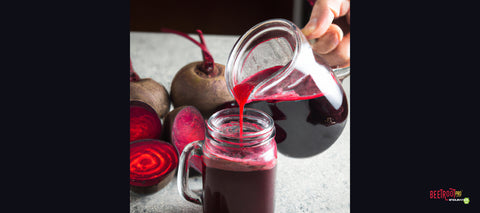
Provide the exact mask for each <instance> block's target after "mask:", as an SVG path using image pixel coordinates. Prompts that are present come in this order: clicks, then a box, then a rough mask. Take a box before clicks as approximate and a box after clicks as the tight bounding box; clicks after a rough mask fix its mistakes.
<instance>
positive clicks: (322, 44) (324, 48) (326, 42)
mask: <svg viewBox="0 0 480 213" xmlns="http://www.w3.org/2000/svg"><path fill="white" fill-rule="evenodd" d="M342 38H343V31H342V29H341V28H340V27H339V26H338V25H336V24H331V25H330V26H329V27H328V29H327V31H326V32H325V33H324V34H323V35H322V36H321V37H320V38H318V39H317V40H316V41H315V43H314V44H313V45H312V48H313V49H314V50H315V51H316V52H317V53H319V54H327V53H329V52H331V51H333V50H334V49H335V48H336V47H337V45H338V44H339V43H340V41H342Z"/></svg>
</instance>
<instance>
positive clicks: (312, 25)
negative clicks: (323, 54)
mask: <svg viewBox="0 0 480 213" xmlns="http://www.w3.org/2000/svg"><path fill="white" fill-rule="evenodd" d="M315 28H317V18H312V19H310V21H309V22H308V23H307V25H305V27H304V28H303V29H302V33H303V34H304V35H305V36H309V35H310V34H312V32H313V31H315Z"/></svg>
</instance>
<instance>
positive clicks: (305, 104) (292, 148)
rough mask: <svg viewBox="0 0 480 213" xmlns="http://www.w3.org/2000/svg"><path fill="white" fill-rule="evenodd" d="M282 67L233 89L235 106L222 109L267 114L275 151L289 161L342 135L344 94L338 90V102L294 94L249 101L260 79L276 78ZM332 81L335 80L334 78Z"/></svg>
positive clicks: (345, 109) (309, 82) (345, 111)
mask: <svg viewBox="0 0 480 213" xmlns="http://www.w3.org/2000/svg"><path fill="white" fill-rule="evenodd" d="M282 67H283V66H275V67H271V68H268V69H265V70H262V71H260V72H257V73H255V74H254V75H252V76H250V77H248V78H246V79H245V80H243V81H242V82H241V83H240V84H238V85H235V87H234V95H235V98H236V100H237V103H238V105H237V104H235V103H227V104H226V105H224V106H223V107H239V108H240V109H242V108H243V107H244V106H242V104H245V107H250V108H255V109H259V110H261V111H263V112H266V113H267V114H269V115H270V116H271V117H272V118H273V120H274V122H275V129H276V136H275V141H276V142H277V148H278V151H279V152H281V153H283V154H285V155H287V156H291V157H297V158H303V157H310V156H313V155H316V154H318V153H321V152H323V151H324V150H326V149H327V148H329V147H330V146H331V145H332V144H333V143H334V142H335V141H336V140H337V138H338V137H339V136H340V134H341V133H342V131H343V129H344V127H345V123H346V118H347V115H348V105H347V99H346V96H345V92H344V91H343V89H342V88H341V87H339V88H340V90H339V91H340V92H341V97H342V98H341V99H332V98H331V99H329V98H328V97H326V96H325V95H324V93H322V92H318V93H317V94H315V95H312V96H306V97H305V96H303V97H300V96H298V95H296V94H294V93H292V94H286V95H285V94H282V95H277V94H274V95H271V96H270V97H269V98H265V99H254V100H248V101H247V99H248V97H249V95H250V93H251V92H252V90H253V89H254V87H255V86H256V85H257V84H258V83H259V82H261V81H262V80H263V79H267V78H268V77H269V76H271V75H273V74H275V73H276V72H277V71H278V70H280V69H281V68H282ZM331 77H332V78H335V77H334V76H333V75H332V76H331ZM301 84H303V85H312V86H311V87H315V82H314V81H313V80H312V79H311V78H305V79H304V80H303V82H301Z"/></svg>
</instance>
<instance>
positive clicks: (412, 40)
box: [1, 0, 480, 212]
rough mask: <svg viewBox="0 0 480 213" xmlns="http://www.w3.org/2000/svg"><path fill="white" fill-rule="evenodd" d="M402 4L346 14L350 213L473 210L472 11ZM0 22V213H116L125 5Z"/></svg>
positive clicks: (14, 8) (31, 6) (124, 134)
mask: <svg viewBox="0 0 480 213" xmlns="http://www.w3.org/2000/svg"><path fill="white" fill-rule="evenodd" d="M412 4H413V3H412V2H386V1H363V2H357V1H355V2H353V3H352V8H355V10H354V12H353V13H352V25H351V31H352V33H353V34H354V36H353V37H352V45H351V55H352V60H351V66H352V74H351V86H352V90H351V101H350V104H351V114H350V115H351V210H352V212H365V211H369V212H370V211H371V212H391V211H400V212H406V211H407V212H412V211H414V212H416V211H419V210H427V211H428V212H434V211H437V210H448V211H452V210H454V211H455V212H458V211H460V210H467V211H472V210H473V208H475V207H478V200H480V196H479V195H478V192H479V190H478V187H477V185H478V184H477V182H476V181H477V180H478V179H479V178H478V166H477V162H478V157H477V156H478V155H477V152H476V150H477V149H476V148H477V146H478V145H477V144H478V141H479V140H478V134H477V132H478V130H477V127H478V120H479V113H478V109H479V108H480V107H479V102H478V100H477V98H476V97H478V94H477V92H478V90H479V89H478V86H477V84H476V82H477V81H478V80H477V79H476V78H477V76H476V74H477V72H478V70H479V69H478V68H477V61H478V59H477V56H478V54H477V53H476V51H477V49H478V47H479V44H478V41H477V36H476V34H475V31H474V30H475V28H474V26H475V22H476V17H475V15H474V14H475V13H476V12H475V11H474V8H475V7H473V6H468V5H464V4H455V5H450V4H441V3H439V2H431V4H424V5H417V3H415V5H412ZM2 9H3V10H5V13H2V15H1V17H2V22H3V25H2V41H3V42H2V43H3V44H2V52H3V53H4V54H3V56H2V58H3V59H4V60H3V63H2V65H3V67H2V68H3V69H2V74H3V75H2V77H3V80H4V81H3V82H4V84H2V88H3V102H2V103H3V104H2V105H3V106H4V110H3V112H4V116H3V119H2V121H3V122H2V123H3V124H4V128H3V130H2V133H3V134H2V135H3V136H4V137H3V140H2V142H3V145H4V146H3V148H2V149H1V150H2V170H3V171H2V181H3V183H4V185H5V186H7V187H6V190H5V191H4V192H5V197H7V198H6V199H7V200H6V201H5V202H4V203H5V205H3V207H4V208H11V209H15V210H17V211H23V210H25V209H29V210H40V209H41V210H48V211H51V212H128V211H129V179H128V178H129V176H128V174H129V170H128V157H127V156H128V150H129V146H128V142H127V141H128V140H129V139H128V138H129V133H128V125H129V122H128V110H129V108H128V93H129V92H128V91H129V90H128V88H129V81H128V75H129V72H128V67H129V30H130V29H129V18H130V17H129V9H130V8H129V1H125V0H120V1H119V0H116V1H81V2H72V1H70V2H68V3H67V2H63V1H53V2H52V1H49V2H38V1H35V2H29V3H26V2H24V1H22V2H21V3H18V4H16V5H15V4H14V3H7V4H5V5H4V6H2ZM5 136H6V137H5ZM448 188H457V189H459V190H462V191H463V195H464V196H468V197H470V200H471V202H470V204H469V205H464V204H463V203H461V204H462V205H460V203H455V204H453V203H451V202H446V201H441V200H431V199H429V192H430V190H438V189H448Z"/></svg>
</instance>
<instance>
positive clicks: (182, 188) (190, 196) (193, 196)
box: [177, 141, 203, 205]
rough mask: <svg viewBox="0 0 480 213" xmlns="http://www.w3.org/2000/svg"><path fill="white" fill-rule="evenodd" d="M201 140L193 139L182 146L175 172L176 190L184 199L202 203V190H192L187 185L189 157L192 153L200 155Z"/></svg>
mask: <svg viewBox="0 0 480 213" xmlns="http://www.w3.org/2000/svg"><path fill="white" fill-rule="evenodd" d="M202 144H203V141H194V142H191V143H189V144H187V145H186V146H185V148H183V152H182V153H181V155H180V163H179V168H178V174H177V186H178V192H179V193H180V195H181V196H183V198H185V199H186V200H188V201H190V202H192V203H196V204H199V205H202V203H203V199H202V191H196V192H193V191H192V190H191V189H190V187H189V185H188V177H189V168H190V157H191V156H192V154H193V155H202V153H203V152H202Z"/></svg>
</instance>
